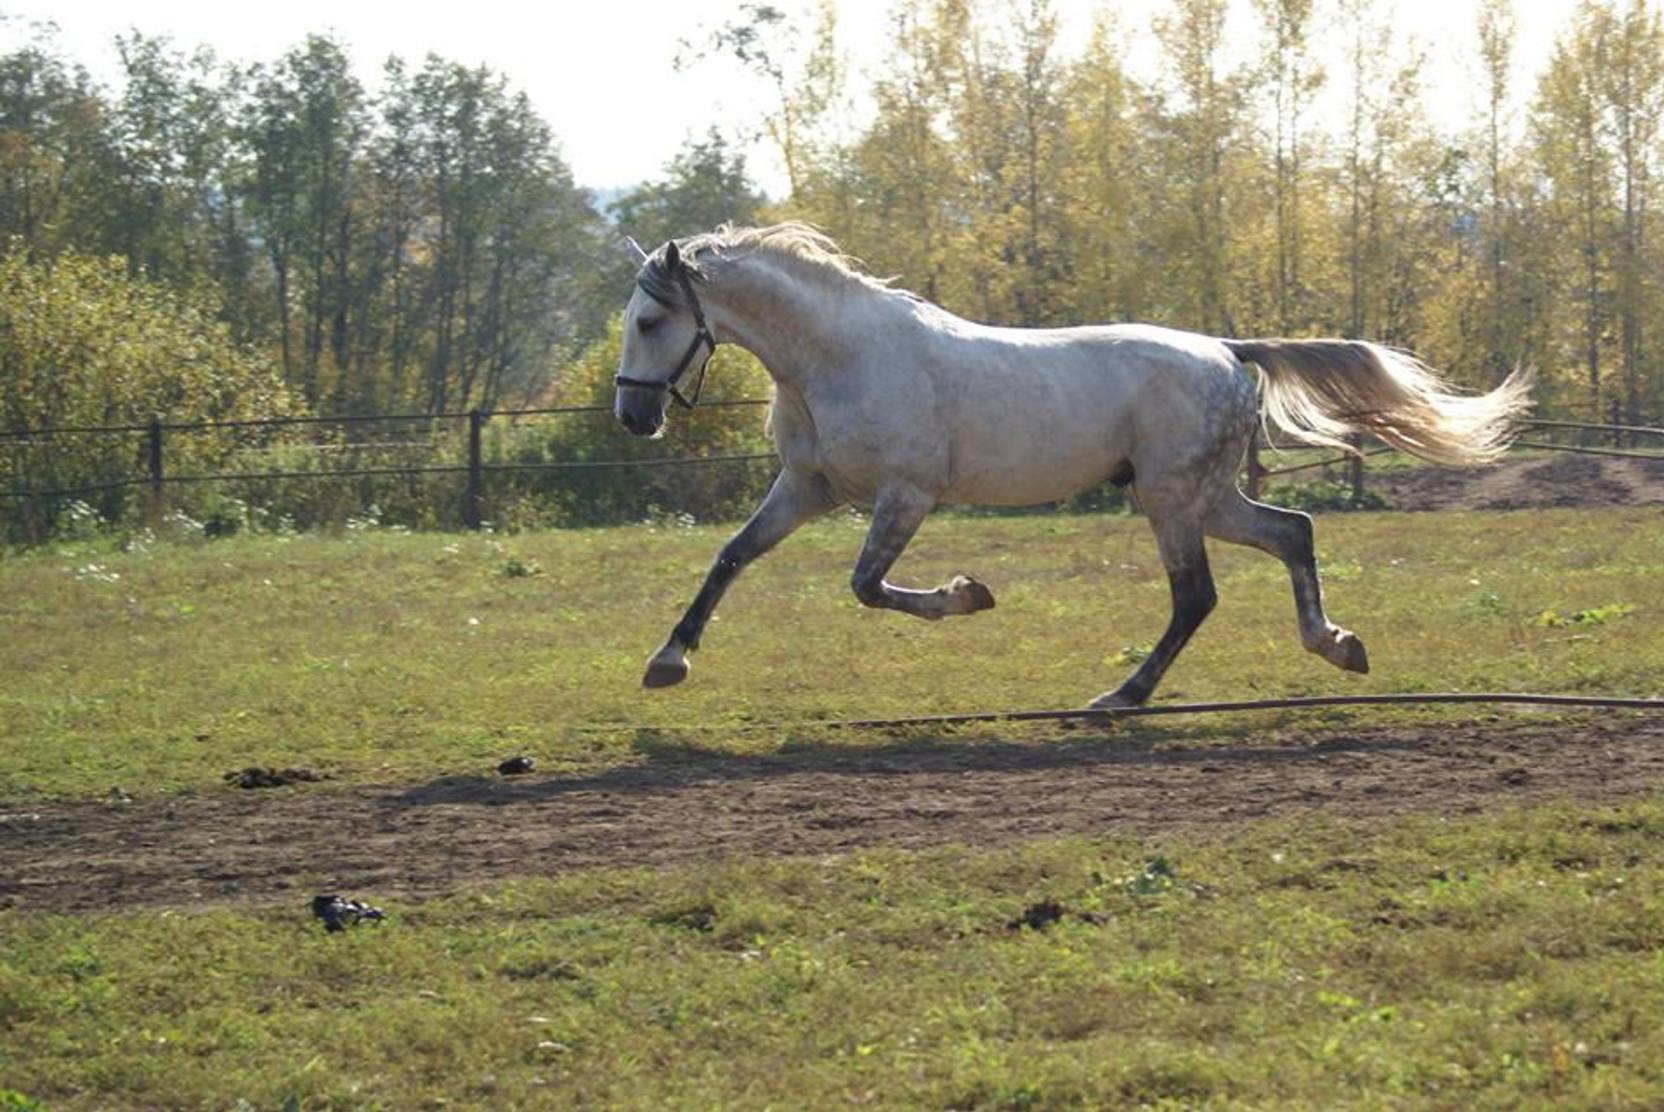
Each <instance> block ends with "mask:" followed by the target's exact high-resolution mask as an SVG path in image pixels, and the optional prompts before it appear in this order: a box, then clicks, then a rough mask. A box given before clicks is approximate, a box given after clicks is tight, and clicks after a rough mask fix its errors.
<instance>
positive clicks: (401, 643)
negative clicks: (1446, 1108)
mask: <svg viewBox="0 0 1664 1112" xmlns="http://www.w3.org/2000/svg"><path fill="white" fill-rule="evenodd" d="M863 528H864V523H863V522H862V521H860V520H859V519H857V518H854V517H840V518H837V519H834V520H830V521H827V522H824V523H820V524H817V525H814V526H811V527H809V528H806V529H805V530H803V531H802V532H801V533H800V534H799V535H797V536H795V537H793V538H791V539H790V540H789V541H787V542H786V544H785V545H783V546H782V547H781V548H780V549H779V550H777V551H776V552H774V553H772V554H770V555H769V556H768V557H767V558H765V559H764V560H762V561H761V562H759V563H758V564H757V565H755V566H754V567H753V568H751V569H750V570H749V571H748V572H747V573H746V575H745V576H744V577H743V578H742V579H741V580H740V581H739V582H738V583H737V584H736V585H735V587H734V588H733V589H732V591H731V592H730V594H729V597H728V598H727V599H726V600H725V602H724V604H723V606H722V608H721V609H720V610H719V611H718V613H717V616H716V619H715V620H714V621H713V622H712V624H711V627H710V629H709V630H708V631H707V634H706V637H705V641H704V647H703V649H702V650H701V651H700V652H699V653H698V654H696V655H695V656H694V657H693V666H694V670H693V675H692V677H691V678H690V679H689V680H688V682H687V683H685V684H683V685H682V686H681V687H678V688H674V689H670V690H668V691H659V692H644V691H642V689H641V688H640V687H639V681H640V674H641V666H642V664H643V662H644V661H645V659H646V657H647V655H648V654H649V653H650V652H651V651H652V650H653V649H655V648H656V647H657V646H658V645H659V644H660V643H661V642H662V641H663V639H664V637H665V635H666V634H667V633H668V632H669V629H670V626H671V625H672V624H673V623H674V622H675V620H676V618H677V617H679V616H680V614H681V611H682V608H683V607H684V606H685V605H686V604H687V602H688V600H689V599H691V597H692V595H693V593H694V592H695V591H696V590H697V588H698V585H699V582H700V579H701V577H702V576H703V574H704V571H705V568H706V566H707V565H708V563H709V561H710V559H711V557H712V556H713V555H714V553H715V550H716V549H717V547H718V546H719V545H720V542H721V539H722V538H723V536H724V535H725V533H726V531H725V530H720V529H710V528H691V529H690V528H676V527H663V528H650V527H632V528H619V529H607V530H595V531H590V532H555V533H540V534H530V535H523V536H513V537H501V538H499V537H491V536H455V535H443V534H441V535H431V534H429V535H400V534H393V533H381V532H359V533H349V534H347V535H346V536H343V537H339V538H324V537H296V538H273V537H246V538H236V539H232V540H225V541H216V542H209V543H200V544H196V545H191V546H171V545H166V546H155V547H151V548H147V549H144V550H142V551H136V552H129V553H111V552H109V551H100V550H98V549H96V548H84V549H74V548H70V549H63V550H59V551H56V552H43V553H36V554H31V555H27V556H23V557H13V558H9V559H6V560H4V561H0V620H3V621H4V624H5V628H6V630H7V637H6V639H5V641H4V643H3V644H0V721H3V727H0V728H3V730H4V733H3V735H0V796H3V797H5V798H11V799H16V798H22V797H28V796H31V795H41V794H44V795H48V796H60V797H62V796H80V797H98V796H103V795H106V794H108V793H109V792H110V791H111V789H112V788H116V787H119V788H121V789H122V790H123V791H125V792H127V793H130V794H132V795H135V796H143V795H147V794H151V793H156V792H180V791H202V790H216V789H217V787H218V785H219V783H220V777H221V775H222V774H223V773H224V772H225V771H226V770H228V769H232V768H237V767H241V766H243V765H248V764H261V765H290V764H308V765H312V766H314V767H316V768H318V769H320V770H323V771H326V772H329V773H332V774H335V775H339V776H341V777H343V778H347V779H351V780H355V781H359V782H362V781H364V780H373V779H381V780H406V779H412V778H417V777H421V778H426V777H430V776H434V775H441V774H457V773H467V772H479V771H485V770H487V769H489V768H490V767H494V766H495V765H496V763H497V761H498V760H500V759H502V757H503V756H504V755H506V754H507V753H510V752H521V751H526V752H531V753H534V754H535V755H536V756H537V757H538V758H539V759H540V760H544V761H546V762H550V763H552V764H553V766H555V767H560V766H562V765H564V764H571V765H572V766H574V767H592V766H596V765H604V764H609V763H614V762H618V761H624V760H629V759H631V752H632V749H631V746H632V743H633V741H634V740H635V736H636V735H635V730H634V727H635V726H638V725H642V724H657V725H664V726H666V727H671V728H672V730H671V732H672V733H674V729H675V728H678V727H692V726H703V727H716V729H710V730H707V731H706V732H701V733H690V734H689V735H688V736H689V738H690V739H694V740H697V741H698V743H699V744H702V745H709V746H714V747H719V748H721V747H727V748H733V747H746V746H757V745H763V746H767V745H775V744H779V741H780V739H779V738H778V737H771V736H768V735H762V736H752V735H742V734H741V733H739V732H737V731H735V730H732V729H723V727H734V726H739V725H742V724H746V723H755V722H771V721H777V720H804V719H812V718H823V717H851V716H854V717H877V716H890V715H897V714H924V713H934V712H947V711H970V710H989V709H999V708H1010V707H1074V706H1080V705H1083V704H1084V703H1085V702H1087V701H1088V700H1089V699H1091V698H1092V697H1093V696H1095V695H1096V694H1098V693H1099V692H1101V691H1103V690H1105V689H1107V688H1109V687H1111V686H1113V685H1114V684H1116V683H1118V682H1119V681H1120V679H1121V678H1122V677H1124V676H1125V675H1126V674H1127V673H1128V672H1129V671H1130V669H1131V668H1132V667H1133V665H1132V663H1131V661H1132V660H1133V659H1135V658H1136V657H1137V655H1138V653H1139V652H1140V651H1142V650H1145V649H1147V648H1148V647H1149V646H1150V645H1151V644H1153V643H1154V641H1155V640H1156V638H1157V637H1158V636H1159V635H1160V633H1161V630H1162V628H1163V627H1164V625H1165V624H1166V621H1167V612H1168V590H1167V582H1166V578H1165V575H1164V573H1163V571H1162V569H1161V566H1160V563H1159V561H1158V560H1157V559H1156V555H1155V551H1154V545H1153V543H1152V541H1151V539H1150V537H1149V531H1148V528H1147V527H1146V525H1145V524H1144V522H1143V521H1142V520H1140V519H1137V518H1133V517H1119V516H1108V517H1104V516H1097V517H1094V516H1080V517H1061V516H1059V517H1033V518H971V517H942V518H938V519H935V520H932V521H931V522H929V523H927V525H926V527H925V529H924V531H923V533H922V534H921V536H920V538H919V539H918V540H917V541H916V542H915V544H914V546H913V547H912V549H910V550H909V552H908V553H907V555H906V556H905V557H904V559H903V561H902V563H901V565H900V567H899V569H898V575H899V576H900V577H901V578H902V579H904V580H909V581H912V582H917V583H923V584H934V583H936V582H938V581H940V580H941V579H945V578H946V577H948V576H949V575H951V574H953V573H955V572H959V571H965V572H969V573H972V574H975V575H977V576H978V577H979V578H982V579H983V580H984V581H985V582H987V583H988V584H989V585H990V586H991V587H992V588H993V590H994V593H995V595H996V596H997V597H998V600H999V605H998V608H997V609H995V610H993V611H991V612H987V613H984V614H979V615H976V616H974V617H972V618H968V619H957V620H949V621H944V622H938V623H926V622H920V621H916V620H913V619H909V618H907V617H904V616H902V615H898V614H894V613H888V612H876V611H870V610H864V609H862V608H861V607H860V606H859V605H858V604H857V603H856V602H855V600H854V598H853V597H852V595H851V593H850V590H849V587H848V581H849V569H850V566H851V564H852V563H853V560H854V555H855V552H856V550H857V549H858V547H859V545H860V540H861V535H862V530H863ZM1318 543H1319V552H1320V559H1321V561H1322V567H1323V571H1324V578H1325V583H1326V591H1327V602H1328V606H1329V611H1330V613H1331V615H1332V616H1333V617H1334V618H1335V620H1336V621H1338V622H1340V623H1341V624H1343V625H1347V626H1349V627H1351V628H1354V629H1356V630H1357V631H1358V633H1359V634H1360V635H1361V636H1362V637H1363V638H1364V640H1365V642H1366V643H1367V644H1368V646H1369V650H1370V659H1371V662H1372V666H1373V669H1374V671H1373V673H1372V674H1371V675H1370V676H1368V677H1355V676H1350V675H1344V674H1342V673H1339V672H1337V671H1335V670H1334V669H1332V668H1330V667H1329V666H1328V665H1326V664H1324V663H1323V662H1321V661H1319V660H1318V659H1317V658H1316V657H1313V656H1310V655H1309V654H1307V653H1305V652H1303V651H1302V650H1301V649H1300V647H1299V643H1298V640H1297V639H1296V637H1295V633H1294V611H1293V604H1292V602H1291V599H1290V592H1289V587H1288V578H1287V575H1286V573H1285V572H1284V570H1283V568H1282V566H1281V565H1280V564H1278V563H1276V562H1275V561H1273V560H1271V559H1270V558H1269V557H1266V556H1264V555H1262V554H1260V553H1258V552H1254V551H1251V550H1247V549H1242V548H1238V547H1235V546H1230V545H1216V546H1214V549H1213V554H1214V558H1213V564H1214V570H1215V575H1216V578H1217V580H1218V583H1219V594H1220V606H1219V608H1218V610H1217V611H1216V612H1215V613H1214V615H1213V616H1212V617H1211V618H1209V620H1208V623H1207V624H1206V625H1205V626H1204V627H1203V629H1202V631H1201V632H1200V633H1199V634H1198V635H1197V637H1196V639H1195V640H1194V641H1193V642H1192V644H1191V645H1190V647H1189V648H1188V649H1186V651H1185V653H1184V655H1183V656H1181V657H1180V658H1179V661H1178V663H1177V665H1176V666H1175V667H1174V668H1173V670H1172V671H1171V672H1170V673H1169V674H1168V677H1167V680H1166V682H1165V684H1164V685H1163V687H1161V688H1160V689H1159V690H1158V692H1157V697H1158V698H1161V699H1205V698H1245V697H1253V696H1255V695H1284V694H1305V693H1328V692H1354V691H1358V692H1363V691H1418V690H1449V689H1467V690H1484V689H1496V690H1500V689H1514V690H1524V691H1554V690H1558V691H1572V692H1604V693H1627V694H1649V693H1656V692H1658V691H1659V689H1660V687H1661V686H1664V606H1660V605H1659V604H1658V601H1657V600H1658V599H1659V598H1660V597H1661V596H1664V591H1661V588H1664V521H1661V520H1660V519H1659V517H1658V515H1657V514H1656V513H1654V512H1649V511H1642V510H1633V511H1599V512H1592V511H1559V512H1541V513H1530V514H1438V515H1395V514H1354V515H1343V516H1340V517H1331V518H1327V519H1325V520H1323V521H1322V522H1321V524H1320V528H1319V536H1318ZM528 572H532V573H535V574H525V573H528ZM1339 717H1345V715H1339ZM1375 717H1377V715H1376V714H1375V713H1374V712H1372V720H1374V718H1375ZM1258 721H1261V722H1263V721H1265V720H1264V719H1260V720H1258ZM1209 728H1212V725H1211V724H1210V726H1209Z"/></svg>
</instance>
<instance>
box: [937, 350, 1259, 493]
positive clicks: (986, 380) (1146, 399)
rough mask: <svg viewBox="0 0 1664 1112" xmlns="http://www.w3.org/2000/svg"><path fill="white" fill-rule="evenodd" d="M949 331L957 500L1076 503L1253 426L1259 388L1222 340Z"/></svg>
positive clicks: (946, 373)
mask: <svg viewBox="0 0 1664 1112" xmlns="http://www.w3.org/2000/svg"><path fill="white" fill-rule="evenodd" d="M943 332H944V334H945V337H946V339H945V342H942V343H940V344H939V345H937V346H938V350H939V362H938V363H937V365H936V367H935V368H934V369H933V377H934V378H935V380H936V385H937V392H938V406H939V410H940V412H941V414H942V417H943V418H944V424H945V426H946V427H945V429H944V432H945V435H947V436H948V437H949V438H950V440H951V444H952V452H951V459H952V479H951V483H950V489H949V490H948V491H947V492H945V493H944V495H943V497H944V498H945V499H946V500H949V501H959V502H987V503H996V504H1011V505H1021V504H1029V503H1034V502H1045V501H1052V500H1055V499H1058V498H1064V497H1067V496H1069V495H1070V494H1074V493H1077V492H1079V491H1081V490H1085V489H1088V488H1090V487H1092V486H1096V485H1097V484H1099V483H1101V482H1103V481H1104V480H1106V479H1108V478H1109V477H1110V476H1112V475H1116V474H1120V473H1125V470H1126V468H1127V467H1128V466H1132V467H1133V468H1135V469H1136V468H1138V467H1139V466H1140V465H1141V464H1142V465H1144V466H1159V465H1160V463H1161V460H1162V459H1163V458H1165V456H1166V455H1168V454H1170V453H1171V452H1172V451H1173V450H1174V448H1175V447H1179V448H1182V447H1183V446H1184V445H1188V444H1194V445H1196V446H1198V447H1200V446H1202V445H1203V444H1204V443H1208V442H1214V441H1218V440H1220V439H1221V438H1223V437H1228V436H1231V435H1234V430H1235V429H1236V428H1237V427H1239V426H1240V425H1241V424H1242V423H1243V422H1244V421H1245V420H1246V421H1251V420H1252V414H1253V406H1254V402H1253V386H1252V384H1251V383H1250V382H1248V380H1247V379H1246V376H1244V375H1243V374H1242V373H1241V372H1240V370H1239V369H1238V366H1237V363H1236V360H1235V359H1234V358H1233V357H1232V356H1231V355H1230V354H1229V352H1228V351H1227V350H1226V349H1225V347H1224V345H1223V344H1222V343H1221V342H1220V341H1219V340H1218V339H1215V338H1212V337H1207V336H1200V335H1197V334H1195V333H1188V332H1180V331H1177V330H1174V329H1167V328H1159V327H1154V326H1150V325H1098V326H1086V327H1078V328H1062V329H1018V328H993V327H986V326H978V325H963V324H961V325H955V326H952V327H949V328H946V329H943Z"/></svg>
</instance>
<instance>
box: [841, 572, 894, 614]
mask: <svg viewBox="0 0 1664 1112" xmlns="http://www.w3.org/2000/svg"><path fill="white" fill-rule="evenodd" d="M849 587H850V590H852V591H854V592H855V597H856V598H857V599H859V600H860V601H861V605H862V606H874V607H883V606H884V605H885V602H886V599H885V595H884V577H883V576H882V575H873V574H872V573H870V572H864V571H860V570H859V569H857V570H856V572H855V574H854V575H853V576H851V577H850V580H849Z"/></svg>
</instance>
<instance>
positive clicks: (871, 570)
mask: <svg viewBox="0 0 1664 1112" xmlns="http://www.w3.org/2000/svg"><path fill="white" fill-rule="evenodd" d="M935 504H936V500H935V499H934V498H931V497H930V496H929V495H928V494H925V493H924V492H923V491H920V490H918V489H916V488H914V487H909V486H904V485H899V484H898V485H894V486H889V487H885V488H884V489H883V490H882V491H880V492H879V495H878V498H877V500H876V502H875V503H874V504H873V508H872V525H871V526H870V527H869V528H868V529H867V540H866V543H865V544H863V545H862V546H861V555H860V557H859V558H858V559H857V560H856V561H855V575H854V576H853V577H852V579H851V580H850V586H851V587H853V588H854V590H855V597H856V598H858V599H860V600H861V605H863V606H873V607H878V608H879V609H884V610H900V611H901V612H902V613H904V614H913V615H916V616H917V617H920V618H930V619H936V618H945V617H947V616H948V615H950V614H974V613H976V612H977V611H978V610H988V609H990V608H992V607H993V605H994V594H993V592H992V591H990V590H989V589H988V588H987V587H984V586H983V585H982V584H981V583H978V582H977V581H976V580H974V579H972V578H970V577H969V576H964V575H956V576H954V577H953V579H952V580H950V581H949V582H947V583H945V584H943V585H942V586H940V587H937V588H936V589H935V590H933V591H915V590H909V589H907V588H906V587H897V586H894V585H893V584H890V583H886V582H885V581H884V576H885V575H887V574H888V573H889V571H890V568H891V567H892V566H894V564H895V562H896V561H897V560H898V559H900V558H901V554H902V552H903V551H904V550H905V549H906V548H907V544H908V542H909V541H911V540H912V539H913V534H914V533H916V532H918V529H919V526H920V525H921V524H922V523H923V522H924V519H925V515H926V514H928V513H930V510H931V507H932V506H934V505H935Z"/></svg>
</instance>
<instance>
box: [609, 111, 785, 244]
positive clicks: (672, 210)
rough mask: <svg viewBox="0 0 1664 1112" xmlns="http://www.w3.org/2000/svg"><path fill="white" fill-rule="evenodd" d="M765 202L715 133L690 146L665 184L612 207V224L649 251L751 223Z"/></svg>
mask: <svg viewBox="0 0 1664 1112" xmlns="http://www.w3.org/2000/svg"><path fill="white" fill-rule="evenodd" d="M764 200H765V198H764V197H763V195H762V194H761V193H759V192H758V191H757V187H756V186H755V185H753V184H752V182H751V178H750V176H749V175H748V174H747V172H746V166H745V155H744V154H743V153H740V152H738V151H736V150H735V149H734V148H733V146H732V144H731V143H730V142H729V141H728V139H727V138H725V137H724V136H723V134H722V132H721V131H719V130H717V129H716V128H715V127H712V128H711V129H710V130H709V131H707V132H706V133H705V135H704V137H703V138H700V139H689V140H688V141H687V143H686V144H685V145H684V146H683V147H682V149H681V150H680V151H679V152H677V154H676V156H675V157H674V158H672V159H671V160H670V162H669V163H668V164H667V165H666V166H665V169H664V177H663V178H662V179H660V180H659V181H656V182H649V183H645V184H643V185H640V186H638V187H637V188H635V189H633V190H631V191H630V192H628V193H626V194H624V195H623V196H622V197H620V198H619V199H618V200H617V201H615V202H613V205H612V218H613V222H614V223H615V224H617V225H618V227H619V228H620V229H622V230H623V231H625V232H627V233H628V234H630V235H632V236H634V237H635V238H636V239H638V240H640V241H641V242H642V243H643V244H645V245H648V247H649V248H651V246H652V245H653V244H658V243H663V242H664V241H665V240H667V239H670V238H671V237H673V236H685V235H691V234H693V233H695V232H704V231H709V230H710V229H712V228H714V227H716V226H717V225H718V224H722V223H725V222H727V223H734V224H750V223H753V222H754V221H755V220H756V218H757V212H758V210H759V209H761V208H762V206H763V204H764Z"/></svg>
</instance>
